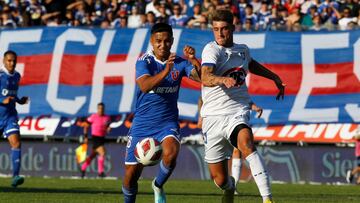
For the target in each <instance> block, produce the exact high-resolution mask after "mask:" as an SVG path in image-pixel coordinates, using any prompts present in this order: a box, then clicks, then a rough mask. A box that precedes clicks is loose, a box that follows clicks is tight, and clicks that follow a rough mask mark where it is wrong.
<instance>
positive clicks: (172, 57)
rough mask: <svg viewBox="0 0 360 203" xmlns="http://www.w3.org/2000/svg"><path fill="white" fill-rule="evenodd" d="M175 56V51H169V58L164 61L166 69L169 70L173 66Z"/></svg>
mask: <svg viewBox="0 0 360 203" xmlns="http://www.w3.org/2000/svg"><path fill="white" fill-rule="evenodd" d="M175 58H176V54H175V53H171V54H170V55H169V58H168V59H167V61H166V67H165V68H166V69H167V70H168V71H170V70H171V69H172V68H173V67H174V61H175Z"/></svg>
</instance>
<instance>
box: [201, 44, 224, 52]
mask: <svg viewBox="0 0 360 203" xmlns="http://www.w3.org/2000/svg"><path fill="white" fill-rule="evenodd" d="M221 49H222V47H221V46H219V45H218V44H217V43H216V42H215V41H211V42H209V43H207V44H206V45H205V47H204V49H203V53H206V54H208V53H214V54H215V53H219V52H221Z"/></svg>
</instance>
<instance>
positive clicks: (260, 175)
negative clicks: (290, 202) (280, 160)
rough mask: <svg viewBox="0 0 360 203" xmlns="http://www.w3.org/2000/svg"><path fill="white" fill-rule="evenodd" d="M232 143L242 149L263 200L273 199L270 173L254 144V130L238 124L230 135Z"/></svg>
mask: <svg viewBox="0 0 360 203" xmlns="http://www.w3.org/2000/svg"><path fill="white" fill-rule="evenodd" d="M230 140H231V143H232V144H233V145H234V146H237V148H238V149H239V150H240V151H241V154H242V155H243V156H244V157H245V159H246V161H247V162H248V163H249V167H250V170H251V173H252V175H253V178H254V180H255V183H256V185H257V187H258V189H259V191H260V194H261V196H262V197H263V201H264V202H266V201H270V202H271V201H272V195H271V188H270V180H269V175H268V173H267V171H266V169H265V165H264V163H263V160H262V158H261V157H260V155H259V154H258V153H257V151H256V148H255V145H254V137H253V134H252V130H251V128H250V127H248V126H247V125H246V124H239V125H237V126H236V127H235V128H234V130H233V131H232V133H231V136H230Z"/></svg>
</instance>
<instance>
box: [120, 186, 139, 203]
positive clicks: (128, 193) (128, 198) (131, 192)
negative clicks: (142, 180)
mask: <svg viewBox="0 0 360 203" xmlns="http://www.w3.org/2000/svg"><path fill="white" fill-rule="evenodd" d="M121 189H122V191H123V194H124V202H125V203H135V200H136V193H137V186H136V187H135V188H129V189H126V188H125V187H124V186H122V188H121Z"/></svg>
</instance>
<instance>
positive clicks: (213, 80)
mask: <svg viewBox="0 0 360 203" xmlns="http://www.w3.org/2000/svg"><path fill="white" fill-rule="evenodd" d="M201 82H202V84H203V85H204V86H207V87H214V86H217V85H222V84H223V82H224V77H219V76H216V75H215V74H214V68H213V67H210V66H203V67H201Z"/></svg>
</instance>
